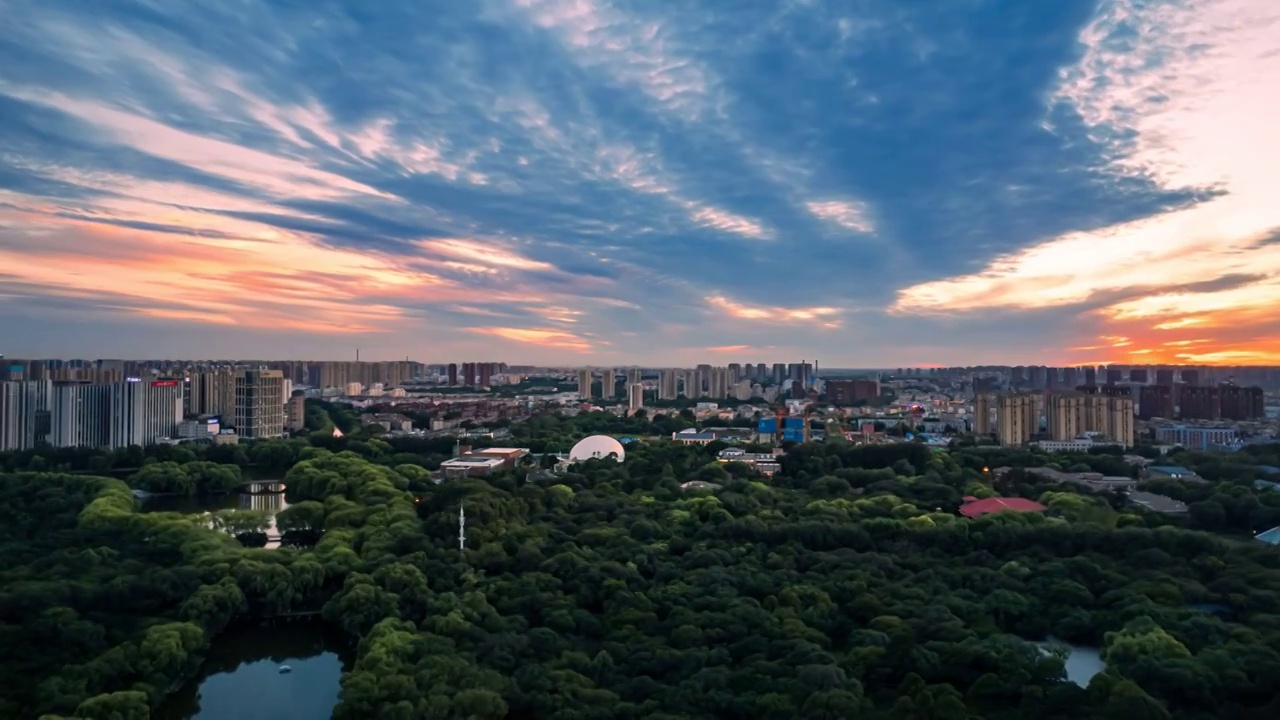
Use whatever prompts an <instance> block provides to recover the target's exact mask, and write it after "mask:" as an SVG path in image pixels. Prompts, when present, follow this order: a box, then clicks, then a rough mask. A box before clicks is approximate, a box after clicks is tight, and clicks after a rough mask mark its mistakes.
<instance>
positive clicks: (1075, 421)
mask: <svg viewBox="0 0 1280 720" xmlns="http://www.w3.org/2000/svg"><path fill="white" fill-rule="evenodd" d="M1099 397H1101V396H1099V395H1085V394H1072V395H1051V396H1050V397H1049V408H1048V412H1047V413H1046V415H1047V416H1048V417H1047V419H1048V421H1049V422H1048V426H1049V428H1048V429H1049V437H1051V438H1052V439H1054V440H1074V439H1076V438H1078V437H1080V436H1081V435H1083V434H1084V433H1085V432H1086V431H1088V430H1093V429H1095V428H1096V427H1097V425H1098V420H1097V419H1096V418H1093V417H1090V411H1091V410H1094V409H1095V408H1097V407H1100V406H1099V405H1098V404H1097V403H1095V402H1091V401H1095V400H1097V399H1098V398H1099Z"/></svg>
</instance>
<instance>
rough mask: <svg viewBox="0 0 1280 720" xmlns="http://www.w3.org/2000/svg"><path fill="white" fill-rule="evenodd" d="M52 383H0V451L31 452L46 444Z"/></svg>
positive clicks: (36, 381) (44, 381)
mask: <svg viewBox="0 0 1280 720" xmlns="http://www.w3.org/2000/svg"><path fill="white" fill-rule="evenodd" d="M52 401H53V382H52V381H50V380H16V381H6V382H0V451H10V450H31V449H33V448H35V447H37V446H39V445H43V444H45V443H47V442H48V441H49V433H50V429H51V428H50V423H51V417H50V404H51V403H52Z"/></svg>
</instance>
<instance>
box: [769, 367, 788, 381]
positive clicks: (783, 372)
mask: <svg viewBox="0 0 1280 720" xmlns="http://www.w3.org/2000/svg"><path fill="white" fill-rule="evenodd" d="M772 379H773V384H774V385H782V384H783V383H785V382H787V380H788V379H789V375H788V374H787V364H786V363H774V364H773V378H772Z"/></svg>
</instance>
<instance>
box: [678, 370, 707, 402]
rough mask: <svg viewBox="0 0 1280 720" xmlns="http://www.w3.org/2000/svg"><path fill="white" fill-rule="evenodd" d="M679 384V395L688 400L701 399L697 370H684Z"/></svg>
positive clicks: (700, 385) (700, 386)
mask: <svg viewBox="0 0 1280 720" xmlns="http://www.w3.org/2000/svg"><path fill="white" fill-rule="evenodd" d="M683 376H684V379H683V380H682V381H681V383H680V394H681V395H683V396H685V398H687V399H689V400H694V399H696V398H700V397H702V383H701V382H700V378H699V377H698V371H697V370H685V371H684V373H683Z"/></svg>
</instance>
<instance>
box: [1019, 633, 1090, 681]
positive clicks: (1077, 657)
mask: <svg viewBox="0 0 1280 720" xmlns="http://www.w3.org/2000/svg"><path fill="white" fill-rule="evenodd" d="M1036 645H1039V646H1040V649H1041V650H1044V651H1045V652H1046V653H1047V652H1049V646H1052V645H1057V646H1061V647H1065V648H1067V649H1068V654H1067V660H1066V663H1065V665H1066V668H1067V679H1068V680H1070V681H1071V682H1073V683H1075V684H1077V685H1079V686H1080V687H1088V686H1089V681H1090V680H1092V679H1093V676H1094V675H1097V674H1098V673H1100V672H1102V671H1103V670H1106V669H1107V664H1106V663H1105V662H1103V660H1102V652H1101V650H1099V649H1098V648H1095V647H1086V646H1083V645H1072V644H1071V643H1068V642H1062V641H1061V640H1054V639H1052V638H1051V639H1049V640H1047V641H1045V642H1039V643H1036Z"/></svg>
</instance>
